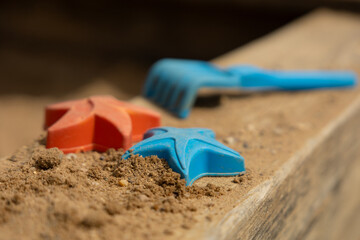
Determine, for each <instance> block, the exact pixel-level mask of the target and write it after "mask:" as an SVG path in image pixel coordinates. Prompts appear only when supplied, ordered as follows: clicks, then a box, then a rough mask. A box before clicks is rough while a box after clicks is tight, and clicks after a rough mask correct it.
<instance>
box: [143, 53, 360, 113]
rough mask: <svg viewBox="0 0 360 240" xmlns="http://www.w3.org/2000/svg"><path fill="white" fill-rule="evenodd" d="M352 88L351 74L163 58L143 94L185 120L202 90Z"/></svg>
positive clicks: (153, 69)
mask: <svg viewBox="0 0 360 240" xmlns="http://www.w3.org/2000/svg"><path fill="white" fill-rule="evenodd" d="M354 85H356V75H355V73H353V72H351V71H274V70H264V69H260V68H257V67H255V66H249V65H239V66H233V67H229V68H226V69H220V68H217V67H216V66H214V65H212V64H211V63H209V62H205V61H196V60H178V59H163V60H160V61H158V62H156V63H155V64H154V65H153V66H152V68H151V69H150V72H149V75H148V77H147V80H146V82H145V87H144V95H145V97H147V98H149V99H152V100H153V101H154V102H156V103H158V104H159V105H160V106H163V107H164V108H166V109H168V110H169V111H171V112H172V113H174V114H175V115H177V116H178V117H180V118H186V117H187V116H188V115H189V113H190V110H191V108H192V106H193V105H194V102H195V99H196V96H197V94H198V90H199V89H201V88H212V89H215V90H217V89H222V88H227V89H229V88H230V89H231V88H232V89H234V88H235V89H239V90H250V91H254V90H256V91H258V90H261V91H264V90H286V91H294V90H306V89H317V88H339V87H352V86H354Z"/></svg>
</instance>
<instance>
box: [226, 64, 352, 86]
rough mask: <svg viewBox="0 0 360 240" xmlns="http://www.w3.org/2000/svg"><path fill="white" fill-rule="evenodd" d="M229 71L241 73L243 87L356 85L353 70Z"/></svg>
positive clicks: (253, 68)
mask: <svg viewBox="0 0 360 240" xmlns="http://www.w3.org/2000/svg"><path fill="white" fill-rule="evenodd" d="M229 71H230V72H232V73H235V74H238V75H239V79H240V82H239V85H240V87H241V88H255V89H257V88H259V89H264V90H266V89H278V90H290V91H291V90H305V89H316V88H336V87H352V86H355V85H356V74H355V73H354V72H351V71H271V70H262V69H259V68H255V67H246V66H245V67H233V68H230V69H229Z"/></svg>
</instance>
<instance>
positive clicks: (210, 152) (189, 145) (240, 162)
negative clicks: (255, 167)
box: [123, 127, 245, 186]
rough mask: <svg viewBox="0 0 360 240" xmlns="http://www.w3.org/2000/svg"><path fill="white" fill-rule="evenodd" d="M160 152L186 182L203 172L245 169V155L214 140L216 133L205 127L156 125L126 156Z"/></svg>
mask: <svg viewBox="0 0 360 240" xmlns="http://www.w3.org/2000/svg"><path fill="white" fill-rule="evenodd" d="M131 150H133V151H132V154H140V155H141V156H143V157H146V156H151V155H157V156H158V157H159V158H164V159H166V161H167V162H168V164H169V166H170V167H171V168H172V169H173V170H174V171H175V172H177V173H180V175H181V177H182V178H185V181H186V185H187V186H189V185H192V183H193V182H194V181H195V180H196V179H198V178H201V177H204V176H232V175H238V174H240V173H243V172H245V164H244V158H243V157H242V156H240V154H239V153H237V152H236V151H234V150H232V149H231V148H228V147H226V146H225V145H223V144H222V143H220V142H218V141H216V140H215V133H214V132H213V131H212V130H210V129H206V128H173V127H162V128H153V129H151V130H149V131H147V132H146V133H145V135H144V140H143V141H141V142H139V143H138V144H136V145H135V146H133V147H132V148H130V150H129V151H127V152H126V153H125V155H124V156H123V158H124V159H127V158H128V157H129V156H130V151H131Z"/></svg>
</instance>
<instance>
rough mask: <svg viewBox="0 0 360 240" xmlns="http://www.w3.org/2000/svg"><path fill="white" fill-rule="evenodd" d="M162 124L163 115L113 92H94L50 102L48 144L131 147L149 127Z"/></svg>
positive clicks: (63, 147)
mask: <svg viewBox="0 0 360 240" xmlns="http://www.w3.org/2000/svg"><path fill="white" fill-rule="evenodd" d="M158 126H160V115H159V114H158V113H156V112H154V111H151V110H148V109H146V108H143V107H139V106H135V105H133V104H130V103H125V102H122V101H119V100H117V99H116V98H113V97H111V96H94V97H89V98H86V99H81V100H74V101H67V102H61V103H56V104H51V105H48V106H47V107H46V109H45V129H47V140H46V147H47V148H53V147H57V148H59V149H60V150H62V151H63V152H64V153H70V152H81V151H89V150H97V151H100V152H103V151H106V150H107V149H108V148H116V149H117V148H123V149H124V150H127V149H128V148H130V147H131V146H132V144H133V143H134V142H138V141H141V140H142V139H143V134H144V133H145V132H146V130H148V129H150V128H153V127H158Z"/></svg>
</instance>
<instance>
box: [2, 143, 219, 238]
mask: <svg viewBox="0 0 360 240" xmlns="http://www.w3.org/2000/svg"><path fill="white" fill-rule="evenodd" d="M122 155H123V151H122V150H114V149H110V150H109V151H107V152H106V153H102V154H100V153H97V152H89V153H81V154H67V155H65V154H63V153H62V152H61V151H60V150H58V149H56V148H53V149H45V147H44V146H43V145H42V144H41V141H37V142H35V143H34V144H33V145H32V146H30V147H23V148H21V149H20V150H19V151H18V152H16V153H15V154H14V155H13V156H11V157H10V158H9V159H7V161H11V164H10V165H9V167H7V168H2V172H1V174H0V232H1V233H2V234H1V236H0V239H9V238H17V239H30V238H32V239H34V238H37V239H39V238H40V239H54V238H57V239H67V238H72V239H74V238H75V239H89V238H91V239H110V238H116V239H119V238H120V239H137V238H140V237H141V238H152V239H154V238H156V237H159V238H161V236H164V234H166V235H171V234H173V232H172V228H173V227H175V226H176V227H179V226H180V227H182V228H191V226H192V225H193V224H194V223H195V222H196V220H195V218H193V214H194V213H195V212H196V211H197V206H198V205H199V204H198V203H197V204H194V202H195V201H199V199H205V198H216V197H218V196H221V195H222V194H223V193H224V191H225V190H224V189H222V188H221V187H218V186H215V185H213V184H207V185H206V186H203V187H199V186H192V187H186V186H185V181H184V180H183V179H180V175H179V174H178V173H175V172H173V171H172V170H171V168H169V166H168V164H167V162H166V161H165V160H162V159H159V158H158V157H156V156H152V157H146V158H143V157H141V156H135V155H132V156H131V157H130V158H129V159H128V160H123V159H122V158H121V156H122ZM205 202H206V201H205ZM205 202H204V203H205ZM206 204H207V205H208V206H205V207H211V204H209V203H206ZM164 218H166V219H167V222H169V224H167V225H164V224H163V219H164ZM209 220H210V217H209ZM120 236H121V237H120Z"/></svg>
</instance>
